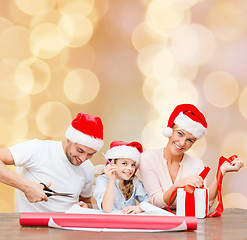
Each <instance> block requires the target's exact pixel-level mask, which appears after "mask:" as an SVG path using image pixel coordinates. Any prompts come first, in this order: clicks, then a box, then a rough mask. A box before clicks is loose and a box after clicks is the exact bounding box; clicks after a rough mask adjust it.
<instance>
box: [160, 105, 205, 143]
mask: <svg viewBox="0 0 247 240" xmlns="http://www.w3.org/2000/svg"><path fill="white" fill-rule="evenodd" d="M173 124H176V125H177V126H178V127H179V128H181V129H183V130H185V131H187V132H189V133H191V134H192V135H193V136H194V137H195V138H197V139H199V138H202V137H203V136H204V135H205V134H206V132H207V121H206V119H205V117H204V115H203V114H202V113H201V112H200V111H199V110H198V108H197V107H195V106H194V105H192V104H180V105H178V106H177V107H176V108H175V109H174V110H173V112H172V114H171V115H170V118H169V120H168V124H167V127H165V128H164V129H163V135H164V136H165V137H171V136H172V133H173V129H172V127H173Z"/></svg>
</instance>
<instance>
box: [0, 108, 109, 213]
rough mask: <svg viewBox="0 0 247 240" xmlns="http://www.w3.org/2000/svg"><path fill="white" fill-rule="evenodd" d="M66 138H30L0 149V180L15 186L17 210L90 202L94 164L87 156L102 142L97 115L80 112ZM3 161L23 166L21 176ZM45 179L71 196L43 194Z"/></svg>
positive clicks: (43, 209) (62, 207)
mask: <svg viewBox="0 0 247 240" xmlns="http://www.w3.org/2000/svg"><path fill="white" fill-rule="evenodd" d="M65 137H66V138H67V139H66V141H64V142H60V141H52V140H38V139H34V140H30V141H26V142H22V143H19V144H16V145H15V146H12V147H9V148H3V149H0V182H2V183H5V184H7V185H9V186H13V187H15V188H17V189H18V191H17V193H16V194H17V195H16V211H19V212H64V211H66V210H67V209H69V208H70V207H71V206H72V205H73V204H75V203H77V202H78V200H80V202H79V205H80V206H82V207H87V204H91V194H92V186H93V180H94V167H93V164H92V163H91V161H90V160H89V159H91V158H92V156H93V155H94V154H95V153H96V152H97V151H99V150H100V149H101V147H102V146H103V144H104V142H103V124H102V121H101V119H100V118H99V117H96V116H93V115H88V114H83V113H79V114H78V115H77V117H76V118H75V119H74V120H73V121H72V123H71V125H70V126H69V127H68V128H67V130H66V133H65ZM6 165H16V166H20V167H23V172H22V176H20V175H18V174H16V173H14V172H13V171H11V170H9V169H8V168H7V167H6ZM40 183H45V184H46V185H47V187H50V188H51V189H53V190H54V191H56V192H61V193H71V194H73V197H65V196H50V197H49V198H48V197H47V196H46V194H45V192H44V191H43V189H44V185H42V184H40Z"/></svg>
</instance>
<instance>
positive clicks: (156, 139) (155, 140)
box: [141, 119, 168, 150]
mask: <svg viewBox="0 0 247 240" xmlns="http://www.w3.org/2000/svg"><path fill="white" fill-rule="evenodd" d="M165 126H166V123H164V121H162V120H160V119H158V120H153V121H151V122H149V123H147V124H146V126H145V127H144V128H143V130H142V133H141V141H142V143H143V146H145V149H146V150H148V149H156V148H163V147H165V145H166V143H167V142H168V138H166V137H164V136H163V135H162V130H163V128H164V127H165Z"/></svg>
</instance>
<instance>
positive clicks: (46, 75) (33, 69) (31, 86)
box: [16, 59, 51, 94]
mask: <svg viewBox="0 0 247 240" xmlns="http://www.w3.org/2000/svg"><path fill="white" fill-rule="evenodd" d="M50 75H51V74H50V69H49V66H48V65H47V64H46V63H45V62H44V61H42V60H40V59H27V60H25V61H23V62H21V63H20V64H19V66H18V67H17V70H16V84H17V86H18V87H19V88H20V89H21V90H22V91H23V92H24V93H27V94H37V93H40V92H42V91H43V90H44V89H45V88H46V87H47V86H48V84H49V81H50V77H51V76H50Z"/></svg>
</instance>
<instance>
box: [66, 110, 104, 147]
mask: <svg viewBox="0 0 247 240" xmlns="http://www.w3.org/2000/svg"><path fill="white" fill-rule="evenodd" d="M65 137H66V138H67V139H69V140H70V141H71V142H73V143H79V144H81V145H84V146H86V147H89V148H92V149H94V150H96V151H99V150H100V149H101V148H102V147H103V145H104V141H103V124H102V121H101V118H100V117H96V116H93V115H89V114H85V113H78V114H77V116H76V118H75V119H74V120H73V121H72V123H71V125H70V126H69V127H68V128H67V130H66V133H65Z"/></svg>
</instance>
